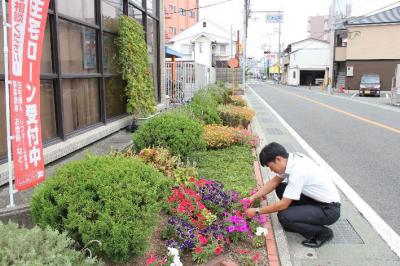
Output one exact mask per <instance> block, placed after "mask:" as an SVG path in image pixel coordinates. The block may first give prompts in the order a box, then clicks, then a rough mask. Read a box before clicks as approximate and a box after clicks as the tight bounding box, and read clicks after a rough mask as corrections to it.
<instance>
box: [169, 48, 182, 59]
mask: <svg viewBox="0 0 400 266" xmlns="http://www.w3.org/2000/svg"><path fill="white" fill-rule="evenodd" d="M173 56H175V57H176V58H182V57H183V54H181V53H180V52H178V51H175V50H172V49H171V48H169V47H168V46H165V57H166V58H172V57H173Z"/></svg>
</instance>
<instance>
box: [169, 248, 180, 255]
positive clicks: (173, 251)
mask: <svg viewBox="0 0 400 266" xmlns="http://www.w3.org/2000/svg"><path fill="white" fill-rule="evenodd" d="M168 256H174V257H176V256H178V257H179V250H177V249H176V248H170V247H168Z"/></svg>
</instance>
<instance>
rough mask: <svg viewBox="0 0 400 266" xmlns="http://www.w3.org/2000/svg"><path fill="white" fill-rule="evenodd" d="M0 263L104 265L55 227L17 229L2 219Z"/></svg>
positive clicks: (14, 225) (15, 225)
mask: <svg viewBox="0 0 400 266" xmlns="http://www.w3.org/2000/svg"><path fill="white" fill-rule="evenodd" d="M0 235H1V237H0V265H103V263H102V262H101V261H99V260H97V259H95V258H85V256H84V254H83V253H82V252H79V251H76V250H74V249H72V246H73V245H74V243H75V241H73V240H72V239H70V238H68V237H67V234H66V233H62V234H60V233H58V232H57V231H56V230H53V229H50V228H46V229H41V228H39V227H37V226H35V227H34V228H32V229H26V228H18V225H17V224H15V223H9V224H3V223H2V222H0Z"/></svg>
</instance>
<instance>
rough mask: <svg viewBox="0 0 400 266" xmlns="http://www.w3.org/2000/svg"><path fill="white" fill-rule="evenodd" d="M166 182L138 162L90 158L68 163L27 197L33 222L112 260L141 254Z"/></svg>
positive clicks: (129, 159) (134, 160)
mask: <svg viewBox="0 0 400 266" xmlns="http://www.w3.org/2000/svg"><path fill="white" fill-rule="evenodd" d="M169 188H170V183H169V181H167V179H166V178H165V177H164V176H163V175H162V174H161V173H159V172H158V171H156V170H155V169H154V168H153V167H151V166H148V165H146V164H145V163H143V162H141V161H140V159H138V158H124V157H122V156H105V157H95V156H88V157H87V158H86V159H84V160H82V161H78V162H73V163H71V164H68V165H66V166H64V167H62V168H60V169H59V170H58V171H56V173H55V175H54V177H52V178H49V179H47V180H46V181H45V182H44V183H43V184H42V185H41V186H40V187H39V188H38V189H37V191H36V192H35V194H34V195H33V198H32V203H31V211H32V216H33V219H34V221H35V222H36V223H37V224H39V225H40V226H42V227H44V226H47V225H50V226H51V227H52V228H55V229H57V230H59V231H67V232H68V235H69V236H70V237H71V238H73V239H74V240H76V241H78V242H79V243H82V244H83V246H85V245H87V243H89V242H90V241H91V240H98V241H100V242H101V246H96V247H94V249H93V250H94V253H95V254H97V255H100V256H103V255H105V256H107V257H108V258H109V259H111V260H113V261H127V260H129V259H131V258H132V257H134V256H136V255H142V254H144V252H145V250H146V248H147V241H148V238H149V237H150V235H151V233H152V230H153V229H154V226H156V225H157V222H158V221H159V214H160V210H161V208H162V207H163V205H162V204H163V202H164V200H163V199H164V198H165V197H166V196H167V195H166V193H167V192H168V190H169Z"/></svg>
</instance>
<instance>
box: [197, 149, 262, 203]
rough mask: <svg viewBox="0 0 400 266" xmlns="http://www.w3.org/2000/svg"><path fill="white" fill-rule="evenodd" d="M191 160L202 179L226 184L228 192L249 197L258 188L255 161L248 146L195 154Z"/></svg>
mask: <svg viewBox="0 0 400 266" xmlns="http://www.w3.org/2000/svg"><path fill="white" fill-rule="evenodd" d="M191 160H192V161H193V162H194V163H196V167H197V171H198V173H199V176H200V177H203V178H206V179H212V180H216V181H219V182H221V183H222V184H224V186H225V188H226V189H227V190H231V189H233V190H236V191H238V192H240V193H243V194H244V195H249V192H250V190H251V189H252V188H254V187H255V186H256V181H255V178H254V176H253V175H254V170H253V162H254V160H255V158H254V156H253V155H252V153H251V149H250V147H249V146H247V145H234V146H231V147H228V148H225V149H219V150H208V151H202V152H195V153H193V154H192V156H191Z"/></svg>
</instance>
